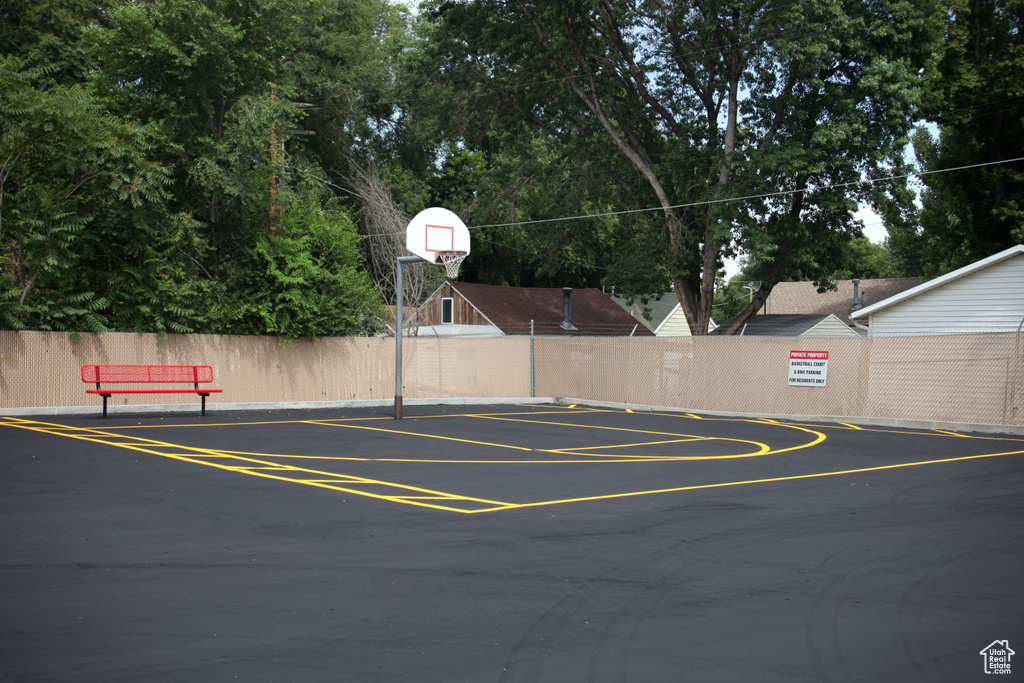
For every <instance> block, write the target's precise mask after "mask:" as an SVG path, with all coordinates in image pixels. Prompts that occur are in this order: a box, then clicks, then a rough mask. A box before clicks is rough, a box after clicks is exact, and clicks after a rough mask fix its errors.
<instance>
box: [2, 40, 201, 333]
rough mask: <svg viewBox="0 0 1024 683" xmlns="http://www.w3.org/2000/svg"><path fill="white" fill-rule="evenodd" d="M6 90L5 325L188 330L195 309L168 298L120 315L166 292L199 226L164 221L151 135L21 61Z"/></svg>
mask: <svg viewBox="0 0 1024 683" xmlns="http://www.w3.org/2000/svg"><path fill="white" fill-rule="evenodd" d="M0 90H2V91H3V92H4V94H5V96H4V100H3V104H2V105H0V129H2V130H3V135H2V136H0V247H2V248H3V254H4V260H3V265H2V268H0V284H2V285H3V288H4V295H3V300H2V301H3V303H2V304H0V305H2V312H0V325H3V326H5V327H12V328H23V327H32V328H36V329H72V330H76V329H87V330H90V331H102V330H105V329H110V328H112V327H115V326H119V327H121V329H140V328H145V329H156V330H158V331H166V330H168V329H172V330H175V331H184V330H185V329H186V328H185V326H184V325H183V324H182V323H181V322H180V321H181V320H182V318H183V317H187V316H185V314H184V311H185V309H186V308H187V306H188V304H187V302H186V301H185V300H184V297H181V296H175V295H174V294H173V293H172V292H169V291H166V290H164V291H163V292H162V296H159V297H156V298H155V299H153V300H151V301H150V302H149V303H150V305H149V306H148V307H146V308H144V309H132V312H130V313H128V312H126V308H125V307H118V309H117V310H114V308H115V307H114V305H113V304H114V302H122V301H124V298H125V297H128V298H133V294H134V293H138V292H140V291H154V290H157V289H161V288H162V284H161V283H162V282H163V281H164V280H165V279H166V278H167V275H168V273H169V272H170V270H171V269H173V267H174V266H173V260H170V259H167V258H166V257H167V254H168V253H171V254H173V253H174V252H175V251H176V249H177V246H178V245H179V243H180V242H181V241H182V240H183V239H187V234H188V231H189V229H190V228H191V227H192V225H191V223H190V221H188V219H187V217H183V216H173V215H170V214H168V213H167V212H166V210H165V206H164V202H165V200H166V198H167V194H166V188H167V185H168V182H169V171H168V169H167V168H166V167H164V166H162V165H161V164H160V163H158V162H156V161H154V160H153V159H152V156H151V152H152V150H153V148H154V146H155V144H156V143H155V136H156V131H155V130H154V127H152V126H141V125H138V124H137V123H135V122H132V121H130V120H125V119H122V118H119V117H116V116H113V115H112V114H110V113H108V112H107V110H106V109H105V107H104V106H103V104H102V103H101V102H100V101H98V100H97V99H96V98H95V97H94V96H93V94H92V93H91V92H90V91H89V90H87V89H86V88H84V87H82V86H81V85H72V86H65V85H53V84H52V81H50V80H49V79H48V78H47V76H46V69H43V68H26V67H25V63H24V62H23V61H22V60H20V59H18V58H17V57H14V56H8V57H5V58H4V59H3V60H2V61H0ZM118 323H120V325H118Z"/></svg>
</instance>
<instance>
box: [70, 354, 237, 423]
mask: <svg viewBox="0 0 1024 683" xmlns="http://www.w3.org/2000/svg"><path fill="white" fill-rule="evenodd" d="M82 381H83V382H90V383H93V384H95V385H96V388H95V389H87V390H86V392H85V393H87V394H99V395H100V396H102V397H103V417H106V416H107V399H108V398H110V397H111V395H113V394H199V395H200V396H202V397H203V407H202V411H201V413H200V414H201V415H206V397H207V396H209V395H210V394H219V393H221V391H222V390H221V389H207V388H205V387H204V388H202V389H200V388H199V383H200V382H203V383H206V382H212V381H213V368H211V367H210V366H209V365H83V366H82ZM175 382H179V383H180V382H188V383H189V384H191V385H192V388H191V389H167V388H161V389H106V388H103V387H101V386H100V385H101V384H114V383H120V384H135V383H147V384H150V383H175Z"/></svg>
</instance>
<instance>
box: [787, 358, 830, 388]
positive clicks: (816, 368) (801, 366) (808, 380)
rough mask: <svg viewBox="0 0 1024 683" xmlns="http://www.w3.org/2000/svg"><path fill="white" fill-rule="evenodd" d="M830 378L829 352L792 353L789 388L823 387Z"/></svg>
mask: <svg viewBox="0 0 1024 683" xmlns="http://www.w3.org/2000/svg"><path fill="white" fill-rule="evenodd" d="M827 377H828V351H790V352H789V386H791V387H823V386H825V379H826V378H827Z"/></svg>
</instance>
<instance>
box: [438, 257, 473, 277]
mask: <svg viewBox="0 0 1024 683" xmlns="http://www.w3.org/2000/svg"><path fill="white" fill-rule="evenodd" d="M467 256H469V252H468V251H439V252H437V260H438V261H439V262H440V263H443V264H444V269H445V270H446V271H448V278H449V279H451V280H454V279H455V278H456V277H458V275H459V266H461V265H462V262H463V261H465V260H466V257H467Z"/></svg>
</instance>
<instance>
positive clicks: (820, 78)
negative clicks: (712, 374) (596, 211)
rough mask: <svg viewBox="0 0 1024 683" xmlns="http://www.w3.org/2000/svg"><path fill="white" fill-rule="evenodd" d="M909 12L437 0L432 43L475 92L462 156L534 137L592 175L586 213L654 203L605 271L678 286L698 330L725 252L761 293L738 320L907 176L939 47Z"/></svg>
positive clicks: (825, 268)
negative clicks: (866, 181) (923, 81)
mask: <svg viewBox="0 0 1024 683" xmlns="http://www.w3.org/2000/svg"><path fill="white" fill-rule="evenodd" d="M918 5H919V3H917V4H915V3H911V2H907V1H904V0H892V1H885V2H845V3H839V2H835V1H834V0H815V1H813V2H803V3H791V4H781V3H780V4H776V3H767V2H760V1H754V0H733V1H725V2H711V3H708V2H692V3H664V2H661V1H660V0H642V1H635V2H630V1H627V0H554V1H551V0H548V1H545V2H534V1H532V0H512V1H509V2H506V1H504V0H475V1H473V2H458V3H456V2H449V1H447V0H434V1H433V2H431V3H429V4H428V5H427V7H428V16H429V17H430V19H431V21H432V22H433V23H432V25H431V33H430V39H429V42H428V46H429V47H428V49H429V50H431V51H432V54H433V64H434V70H435V72H436V73H438V74H441V75H443V76H446V77H447V78H448V79H449V81H450V82H451V83H452V84H453V87H458V88H463V89H469V88H472V87H475V88H477V90H474V91H473V92H474V99H475V102H474V104H475V106H474V107H473V108H467V107H458V108H457V109H456V110H457V111H458V112H459V115H460V116H461V117H462V118H470V119H472V122H471V123H465V122H462V123H460V126H459V127H460V129H461V131H463V135H462V137H461V138H460V139H461V140H462V141H463V143H467V142H475V141H476V140H480V139H482V138H483V137H484V136H482V135H481V134H480V133H481V131H486V132H487V133H489V134H492V135H491V137H489V138H487V142H488V143H491V144H494V142H495V138H498V137H501V136H507V135H521V134H523V133H524V131H529V132H530V133H538V134H543V135H544V136H546V137H548V138H549V139H552V140H556V141H557V142H558V143H559V144H560V145H561V148H560V149H561V150H562V153H563V154H564V158H565V159H570V158H571V159H574V160H575V163H576V167H577V170H578V172H580V173H584V174H589V177H590V179H591V180H592V181H593V182H592V185H591V187H590V188H589V191H588V194H587V196H588V199H590V200H591V201H589V202H581V204H580V207H579V208H580V212H579V213H583V211H584V210H585V209H590V208H591V207H603V206H608V205H612V206H615V207H616V208H620V209H621V208H631V209H644V208H654V209H657V211H656V212H650V213H646V214H636V215H633V216H632V217H630V218H628V219H627V218H620V219H619V220H617V221H616V224H615V225H614V229H615V237H614V238H613V243H614V245H615V247H614V251H615V254H616V256H615V257H614V258H612V259H611V260H610V261H609V263H608V265H609V268H610V269H611V271H610V273H609V275H608V276H607V278H608V279H614V280H617V282H616V284H619V285H620V286H624V287H625V288H626V289H627V290H631V291H634V292H645V291H646V292H653V291H664V290H665V289H667V286H668V285H669V284H670V283H671V284H672V285H674V289H675V291H676V292H677V294H678V296H679V299H680V303H681V305H682V308H683V310H684V312H685V314H686V316H687V320H688V322H689V324H690V328H691V331H692V332H693V333H694V334H704V333H706V331H707V327H708V321H709V320H710V316H711V310H712V300H713V299H712V295H713V291H714V285H715V280H716V276H717V274H718V272H719V269H720V268H721V265H722V259H723V258H724V257H727V256H731V255H733V254H735V253H737V252H738V251H742V252H744V253H746V254H747V256H748V257H749V258H750V259H752V261H753V262H754V263H755V264H756V271H757V272H756V275H757V277H758V279H760V280H761V281H762V283H763V286H762V287H761V289H760V290H759V291H758V293H757V295H755V297H754V300H753V301H752V302H751V303H750V305H749V306H747V308H746V309H744V311H742V312H741V313H740V314H739V315H738V316H737V317H736V318H735V319H734V320H733V321H731V322H730V323H729V326H731V327H738V326H740V325H741V324H742V323H743V322H744V321H745V320H746V319H748V318H749V317H750V316H751V315H753V314H754V313H755V312H756V311H757V310H758V309H759V308H760V306H761V305H762V303H763V301H764V299H765V298H766V297H767V295H768V294H769V293H770V291H771V288H772V287H773V286H774V284H775V283H776V282H779V281H780V280H782V279H786V278H794V277H798V278H801V279H815V280H817V279H824V278H825V277H827V275H828V274H829V273H830V272H832V271H833V270H834V268H835V264H836V261H837V260H838V258H839V255H840V253H841V245H842V244H843V242H845V241H846V240H847V239H849V238H850V237H852V236H854V235H856V234H858V232H859V230H858V227H857V225H856V223H855V222H854V221H852V218H851V215H852V212H853V211H854V210H855V208H856V205H857V203H858V202H859V201H867V200H876V199H878V197H879V195H880V194H881V192H882V190H883V189H884V188H882V187H880V186H873V187H869V186H863V185H857V184H856V183H857V182H858V181H859V180H861V178H862V177H863V176H869V177H870V176H872V175H888V174H889V172H890V169H891V168H893V167H894V166H897V165H899V164H900V163H901V161H900V154H901V151H902V147H903V146H904V145H905V143H906V135H907V132H908V130H909V126H910V123H909V122H910V121H912V120H913V117H914V108H915V106H916V103H917V85H918V74H919V70H920V68H921V67H922V65H923V64H924V62H925V60H926V59H927V57H928V55H929V53H930V50H931V48H932V46H933V44H934V37H935V34H934V31H933V24H934V22H933V20H932V19H931V17H930V16H929V15H928V13H927V11H925V12H922V11H921V9H920V8H919V7H918ZM499 112H500V113H499ZM470 114H472V115H470ZM474 136H475V139H474ZM744 196H756V197H759V198H758V199H753V200H748V201H745V202H735V201H728V200H730V199H731V198H734V197H744ZM587 204H590V206H587ZM581 232H584V231H582V230H581Z"/></svg>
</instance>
